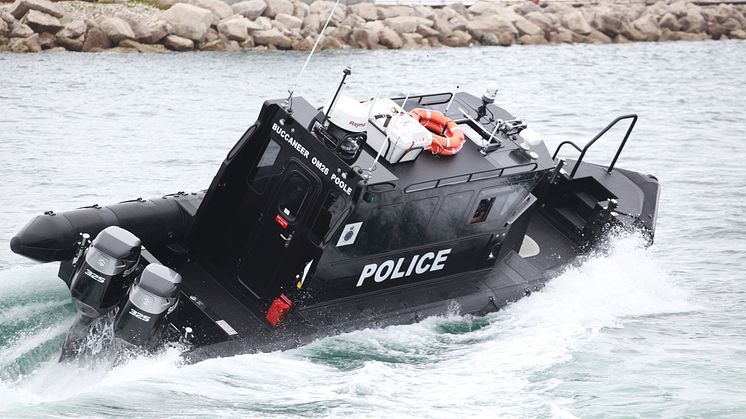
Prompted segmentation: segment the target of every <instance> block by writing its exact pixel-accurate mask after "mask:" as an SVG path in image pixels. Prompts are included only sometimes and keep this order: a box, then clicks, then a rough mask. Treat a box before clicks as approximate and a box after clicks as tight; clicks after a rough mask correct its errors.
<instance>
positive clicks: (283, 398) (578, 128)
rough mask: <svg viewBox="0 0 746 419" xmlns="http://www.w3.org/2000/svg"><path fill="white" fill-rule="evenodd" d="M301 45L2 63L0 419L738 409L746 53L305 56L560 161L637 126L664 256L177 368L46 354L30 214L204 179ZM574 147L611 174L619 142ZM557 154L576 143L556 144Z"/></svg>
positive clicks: (325, 96) (368, 90) (640, 251)
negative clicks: (625, 125) (418, 316)
mask: <svg viewBox="0 0 746 419" xmlns="http://www.w3.org/2000/svg"><path fill="white" fill-rule="evenodd" d="M304 59H305V55H304V54H299V53H294V52H250V53H249V52H247V53H241V54H224V53H215V54H212V53H195V54H190V53H184V54H168V55H117V54H73V53H62V54H36V55H12V54H0V203H2V206H1V207H0V417H38V416H57V417H112V416H124V417H148V418H150V417H163V416H199V417H273V416H278V417H296V416H302V417H307V416H323V417H350V416H352V417H375V418H379V417H427V418H432V417H436V418H437V417H443V418H453V417H473V416H477V417H617V416H618V417H744V416H746V331H745V327H746V314H745V313H744V312H745V310H746V274H745V273H744V272H745V271H746V221H744V213H745V212H746V168H745V167H746V99H745V98H746V44H745V43H744V42H738V41H718V42H694V43H689V42H678V43H645V44H628V45H597V46H596V45H566V46H546V47H544V46H533V47H510V48H490V47H484V48H464V49H448V48H440V49H431V50H420V51H406V52H403V51H402V52H400V51H374V52H369V51H340V52H321V53H318V54H317V55H316V56H315V57H314V59H313V60H312V61H311V64H310V65H309V67H308V70H307V72H306V73H305V74H304V75H303V76H302V77H301V79H300V83H299V87H298V88H297V89H296V95H297V96H304V97H306V98H307V99H309V100H310V101H311V102H312V103H315V104H317V105H318V106H322V105H323V104H324V103H325V102H326V101H328V100H329V99H330V98H331V96H332V95H333V93H334V91H335V89H336V86H337V83H338V81H339V79H340V77H341V74H342V70H343V69H344V68H345V67H346V66H348V65H349V66H351V68H352V75H351V76H350V77H349V78H348V83H347V86H346V87H345V94H349V95H352V96H354V97H356V98H358V99H360V100H363V99H366V98H370V97H374V96H376V95H379V96H381V97H383V96H405V95H407V94H417V93H425V92H440V91H453V90H454V89H456V87H457V86H458V88H459V89H460V90H464V91H469V92H472V93H474V94H477V95H479V94H481V92H482V91H483V90H484V89H485V88H486V87H487V85H489V84H490V83H496V84H497V86H498V88H499V89H500V94H499V96H498V100H497V102H498V104H500V105H502V106H505V107H506V108H508V109H509V110H511V111H512V112H513V113H514V114H516V115H518V116H520V117H521V118H523V119H524V120H526V121H527V122H528V124H529V126H530V127H531V128H533V129H535V130H536V131H538V132H539V133H540V134H541V137H542V138H543V139H544V140H545V141H546V142H547V144H549V146H550V150H553V149H554V147H555V146H556V145H557V144H558V143H559V142H560V141H563V140H566V139H572V140H575V141H576V142H580V143H584V142H585V141H587V140H589V139H590V138H592V136H593V135H594V134H595V133H596V132H597V131H599V130H600V129H601V128H603V127H604V126H605V125H606V123H608V122H609V121H610V120H612V119H613V118H614V117H616V116H618V115H620V114H624V113H637V114H639V116H640V121H639V123H638V126H637V129H636V130H635V132H634V133H633V135H632V137H631V139H630V140H629V143H628V145H627V147H626V148H625V151H624V153H623V154H622V156H621V158H620V160H619V162H618V167H624V168H630V169H634V170H637V171H641V172H643V173H652V174H654V175H656V176H657V177H658V178H659V179H660V181H661V184H662V194H661V201H660V209H659V214H658V229H657V234H656V240H655V245H654V246H653V247H651V248H645V247H644V246H643V244H642V241H641V240H640V239H639V238H637V237H635V236H634V235H625V236H617V237H612V238H611V247H610V249H609V250H608V251H607V252H604V253H602V254H594V255H591V256H589V257H588V258H587V259H586V260H585V262H584V263H582V264H580V265H578V266H573V267H570V268H568V269H567V270H566V271H565V272H564V273H563V274H561V275H560V276H559V277H558V278H556V279H555V280H553V281H552V282H550V283H549V284H548V285H547V287H546V288H545V289H544V290H542V291H541V292H538V293H534V294H533V295H532V296H530V297H528V298H525V299H523V300H521V301H519V302H517V303H514V304H512V305H510V306H509V307H507V308H506V309H505V310H502V311H500V312H498V313H493V314H490V315H488V316H486V317H471V316H459V315H457V314H455V313H443V315H442V316H440V317H433V318H428V319H425V320H423V321H422V322H420V323H417V324H413V325H406V326H394V327H388V328H384V329H366V330H361V331H357V332H353V333H349V334H345V335H341V336H336V337H330V338H326V339H322V340H319V341H316V342H314V343H312V344H310V345H308V346H305V347H301V348H298V349H293V350H288V351H283V352H273V353H263V354H255V355H241V356H235V357H229V358H222V359H213V360H208V361H204V362H201V363H198V364H196V365H188V366H185V365H182V364H181V362H180V357H179V353H180V351H181V350H182V348H179V347H168V348H164V349H163V350H162V351H161V352H160V353H158V354H156V355H154V356H152V357H140V358H133V359H131V360H130V361H128V362H125V363H122V364H118V365H111V364H106V363H97V364H81V365H78V364H72V365H70V364H58V363H57V358H58V356H59V351H60V347H61V344H62V341H63V340H64V336H65V334H66V331H67V329H68V328H69V326H70V325H71V323H72V321H73V319H74V316H75V311H74V308H73V307H72V304H71V302H70V297H69V294H68V292H67V289H66V287H65V285H64V284H63V283H62V281H60V280H59V279H58V278H57V277H56V269H57V266H56V265H54V264H46V265H39V264H35V263H33V262H31V261H29V260H26V259H24V258H21V257H19V256H17V255H14V254H13V253H11V252H10V249H9V245H8V243H9V241H10V238H11V237H12V236H13V234H14V233H15V232H16V231H18V230H19V229H20V228H21V227H22V226H23V225H24V224H25V223H26V222H27V221H28V220H29V219H30V218H31V217H32V216H34V215H37V214H39V213H41V212H43V211H46V210H56V211H63V210H67V209H72V208H76V207H80V206H84V205H91V204H100V205H105V204H108V203H113V202H118V201H122V200H126V199H133V198H137V197H143V198H147V197H153V196H159V195H163V194H166V193H173V192H176V191H181V190H183V191H196V190H200V189H204V188H206V187H207V186H209V183H210V181H211V179H212V176H213V175H214V174H215V172H216V170H217V169H218V167H219V165H220V162H221V161H222V159H223V158H224V157H225V155H226V153H227V152H228V150H229V149H230V148H231V146H232V145H233V144H234V142H235V141H236V140H237V139H238V138H239V137H240V136H241V134H242V133H243V131H244V130H245V129H246V128H247V127H248V126H249V125H250V124H251V123H252V122H253V121H254V119H255V118H256V116H257V113H258V110H259V109H260V107H261V104H262V102H263V101H264V100H265V99H269V98H279V97H285V96H287V88H288V85H289V84H290V83H291V82H292V81H293V80H294V79H295V76H296V74H297V72H298V71H299V69H300V67H301V65H302V63H303V60H304ZM611 134H612V135H611V136H610V137H609V138H608V139H604V140H602V141H601V142H599V143H597V145H596V146H594V148H593V149H592V150H591V152H590V153H589V155H588V157H587V159H589V160H591V161H596V162H599V163H607V162H609V161H610V159H611V157H612V156H613V153H614V151H615V150H616V147H617V145H618V141H619V139H620V138H621V134H622V133H621V132H618V131H615V132H612V133H611ZM568 156H572V154H571V153H569V151H568Z"/></svg>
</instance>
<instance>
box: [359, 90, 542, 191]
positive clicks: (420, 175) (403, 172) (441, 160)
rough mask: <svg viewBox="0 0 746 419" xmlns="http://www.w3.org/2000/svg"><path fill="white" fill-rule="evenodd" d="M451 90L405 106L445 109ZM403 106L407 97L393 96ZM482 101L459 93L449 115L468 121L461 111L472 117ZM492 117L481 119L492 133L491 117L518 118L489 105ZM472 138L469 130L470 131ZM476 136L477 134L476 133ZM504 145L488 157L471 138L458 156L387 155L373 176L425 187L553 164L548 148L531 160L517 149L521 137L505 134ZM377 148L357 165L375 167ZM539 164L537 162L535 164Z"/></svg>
mask: <svg viewBox="0 0 746 419" xmlns="http://www.w3.org/2000/svg"><path fill="white" fill-rule="evenodd" d="M450 97H451V95H450V93H438V94H432V95H422V96H413V97H410V98H409V99H408V100H407V103H406V104H405V106H404V109H405V110H407V111H411V110H412V109H415V108H427V109H432V110H437V111H440V112H444V111H445V108H446V106H447V105H448V101H449V100H450ZM393 100H394V101H395V102H397V103H398V104H399V105H400V106H401V105H402V103H403V102H404V98H396V99H393ZM481 104H482V101H481V99H480V98H477V97H476V96H473V95H470V94H468V93H464V92H460V93H457V94H456V96H455V98H454V100H453V103H452V104H451V106H450V108H449V111H448V113H447V116H448V117H450V118H452V119H454V120H457V121H458V120H464V119H465V117H464V116H463V114H462V112H461V111H460V109H461V110H464V111H466V112H467V113H469V114H470V115H471V116H472V117H474V116H475V115H476V113H477V108H478V107H479V106H481ZM488 114H489V118H483V119H482V120H480V123H481V125H482V126H483V127H484V128H485V130H487V131H488V132H491V130H492V129H494V126H495V125H494V122H486V121H485V119H490V120H493V121H494V120H498V119H502V120H511V119H514V118H515V117H514V116H513V115H512V114H510V113H509V112H508V111H506V110H505V109H503V108H501V107H498V106H496V105H489V106H488ZM466 134H467V138H469V135H470V134H469V131H467V132H466ZM472 135H473V134H472ZM501 140H502V146H501V147H499V148H498V149H496V150H494V151H492V152H490V153H488V154H487V155H486V156H485V155H483V154H482V153H481V152H480V147H479V146H478V145H477V144H476V143H475V142H474V141H472V140H471V139H468V140H467V141H466V142H465V143H464V147H463V148H462V149H461V151H460V152H459V153H458V154H456V155H454V156H438V155H433V154H431V153H429V152H427V151H423V152H422V153H421V154H420V156H419V157H418V158H417V159H416V160H414V161H411V162H405V163H397V164H391V163H389V162H387V161H385V160H384V159H383V158H381V159H379V161H378V165H377V168H376V170H375V171H374V172H373V173H372V175H371V180H370V183H371V184H377V183H385V182H395V181H397V180H398V182H399V185H400V186H401V187H402V188H405V189H406V188H407V187H408V186H413V185H421V187H422V188H423V189H425V188H427V185H425V183H428V182H431V181H434V180H443V181H444V182H452V183H460V182H461V181H466V178H467V177H469V176H470V175H475V176H485V177H493V176H492V175H494V176H495V177H496V176H502V175H503V174H505V175H508V174H516V173H525V172H530V171H533V170H544V169H547V168H550V167H552V166H553V163H552V161H551V157H550V156H549V154H548V152H547V150H546V147H544V146H543V145H542V146H539V147H536V148H534V149H533V150H532V151H535V152H537V153H538V154H539V159H538V160H529V159H526V158H525V157H524V155H523V154H522V153H521V152H516V150H517V149H519V148H520V145H519V144H520V142H522V141H523V139H522V138H520V135H519V140H518V141H513V140H511V139H509V138H506V137H501ZM375 154H376V151H375V150H373V149H372V148H371V147H370V146H366V149H365V150H364V151H363V153H361V156H360V158H359V159H358V161H357V162H356V163H355V166H359V167H362V168H368V167H371V166H372V162H373V160H374V157H375ZM534 163H535V164H534Z"/></svg>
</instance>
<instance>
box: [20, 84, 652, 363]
mask: <svg viewBox="0 0 746 419" xmlns="http://www.w3.org/2000/svg"><path fill="white" fill-rule="evenodd" d="M348 73H349V72H347V73H346V75H347V74H348ZM346 75H345V77H346ZM342 84H344V78H343V83H342ZM342 84H340V88H341V86H342ZM495 95H496V90H495V89H488V90H487V92H485V94H484V95H482V96H481V97H479V96H474V95H471V94H468V93H465V92H453V93H438V94H422V95H415V96H411V97H406V98H392V99H388V98H387V99H379V98H375V99H373V100H369V101H365V102H360V101H357V100H353V99H351V98H348V97H345V96H342V95H339V89H338V90H337V94H335V97H334V99H333V100H332V101H331V102H330V104H329V105H328V106H326V107H324V108H317V107H316V106H314V105H312V104H311V103H309V102H307V101H306V100H305V99H303V98H301V97H295V98H293V97H292V95H291V97H290V98H288V99H280V100H270V101H267V102H265V103H264V104H263V106H262V109H261V112H260V113H259V117H258V119H257V120H256V122H255V123H254V124H253V125H252V126H251V127H250V128H249V129H248V130H247V131H246V132H245V133H244V134H243V135H242V136H241V138H240V140H239V141H238V142H237V143H236V145H235V146H234V147H233V149H232V150H230V151H229V152H228V154H227V156H226V158H225V161H224V162H223V163H222V165H221V167H220V169H219V170H218V172H217V174H216V175H215V178H214V180H213V181H212V184H211V185H210V187H209V189H207V190H206V191H201V192H194V193H184V192H178V193H176V194H172V195H165V196H163V197H158V198H154V199H136V200H131V201H124V202H120V203H118V204H113V205H109V206H104V207H100V206H98V205H94V206H90V207H83V208H79V209H76V210H72V211H67V212H61V213H55V212H52V211H49V212H46V213H44V214H43V215H39V216H38V217H36V218H34V219H32V220H31V221H30V222H29V223H28V224H27V225H26V226H25V227H23V229H22V230H21V231H20V232H19V233H18V234H17V235H16V236H15V237H14V238H13V239H12V241H11V248H12V250H13V251H14V252H16V253H19V254H21V255H24V256H26V257H28V258H31V259H33V260H36V261H39V262H60V269H59V277H60V278H61V279H62V280H63V281H65V283H66V284H67V285H68V287H69V288H70V291H71V295H72V299H73V302H74V304H75V307H76V309H77V311H78V313H79V315H78V320H77V321H76V323H75V324H74V325H73V327H72V329H71V331H70V334H69V336H68V339H67V341H66V343H65V345H64V348H63V356H62V358H70V357H75V356H78V355H82V354H86V353H90V352H91V351H95V350H97V349H92V348H94V347H95V348H100V347H101V346H100V345H98V346H97V345H90V344H88V343H87V341H88V340H90V339H91V338H92V337H93V338H95V337H97V336H98V337H101V336H103V337H104V338H102V339H104V340H106V342H108V343H107V345H108V346H107V345H104V347H105V348H107V347H108V348H111V347H113V346H114V345H122V346H125V347H135V348H146V349H152V348H156V347H158V346H159V345H161V344H163V343H166V342H177V341H178V342H182V343H184V344H186V345H188V347H189V349H188V351H186V352H185V354H184V356H185V358H186V359H187V360H188V361H189V362H196V361H199V360H202V359H205V358H209V357H216V356H230V355H234V354H240V353H247V352H253V351H266V350H276V349H284V348H289V347H294V346H298V345H303V344H305V343H308V342H310V341H312V340H314V339H317V338H319V337H323V336H328V335H333V334H338V333H342V332H346V331H352V330H355V329H360V328H365V327H381V326H386V325H392V324H404V323H412V322H416V321H418V320H420V319H423V318H425V317H428V316H433V315H439V314H444V313H446V312H447V311H449V310H453V307H456V308H457V310H458V311H460V312H461V313H472V314H478V315H481V314H485V313H487V312H491V311H495V310H498V309H500V308H501V307H503V306H505V305H506V304H508V303H509V302H511V301H515V300H517V299H519V298H521V297H523V296H525V295H528V294H530V293H531V292H532V291H535V290H537V289H539V288H541V287H542V286H543V284H544V283H545V282H546V281H548V280H549V279H550V278H552V277H553V276H555V275H557V273H558V272H559V270H561V269H562V268H563V267H564V266H566V265H567V264H569V263H572V262H573V261H574V260H576V259H577V258H578V256H579V255H582V254H583V253H585V252H587V251H588V250H589V249H592V248H593V246H594V244H595V243H596V242H597V241H598V240H599V239H600V238H601V237H602V236H603V235H604V234H605V232H606V231H607V230H608V229H610V228H614V227H622V228H631V229H637V230H640V231H642V232H644V234H645V235H646V236H647V237H648V238H649V241H650V243H652V239H653V233H654V230H655V223H656V214H657V204H658V196H659V184H658V181H657V179H656V178H655V177H653V176H651V175H644V174H640V173H637V172H633V171H629V170H623V169H619V168H616V167H615V165H616V162H617V159H618V158H619V156H620V154H621V153H622V149H623V148H624V145H625V144H626V142H627V139H628V138H629V136H630V133H631V132H632V129H633V127H634V125H635V122H636V120H637V116H636V115H624V116H621V117H619V118H616V119H615V120H614V121H613V122H612V123H610V124H609V125H608V126H607V127H606V128H604V129H603V130H602V131H601V132H600V133H599V134H598V135H596V136H595V137H594V138H593V139H592V140H591V141H590V142H588V143H587V144H586V145H585V146H583V147H580V146H578V145H576V144H575V143H573V142H570V141H565V142H563V143H562V144H560V146H559V147H558V149H557V150H555V151H554V153H550V151H549V150H548V149H547V147H546V145H545V144H544V143H543V142H542V141H541V140H540V139H539V138H538V136H537V135H536V133H535V132H533V131H532V130H531V129H530V128H528V127H527V124H526V123H525V122H524V121H521V120H519V119H516V118H515V117H514V116H513V115H511V114H510V113H509V112H508V111H507V110H505V109H503V108H502V107H499V106H497V105H496V104H495V103H493V102H494V99H495ZM619 122H622V123H627V124H628V128H627V129H626V132H625V135H624V138H623V139H622V141H621V143H620V145H619V148H618V149H617V151H616V154H615V155H614V156H613V158H611V161H610V163H609V164H607V165H599V164H593V163H589V162H586V161H584V160H583V159H584V156H585V154H586V152H587V151H588V149H589V148H590V147H591V146H592V145H593V144H594V143H595V142H596V141H597V140H599V139H601V138H602V136H603V135H604V134H605V133H606V132H607V131H609V130H610V129H611V128H612V127H613V126H615V125H616V124H617V123H619ZM565 146H569V147H572V148H574V149H575V150H576V151H577V153H578V155H577V157H576V158H575V160H567V161H565V160H562V159H560V158H558V153H559V151H560V149H561V148H563V147H565Z"/></svg>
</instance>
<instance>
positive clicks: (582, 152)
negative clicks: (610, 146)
mask: <svg viewBox="0 0 746 419" xmlns="http://www.w3.org/2000/svg"><path fill="white" fill-rule="evenodd" d="M625 119H632V122H630V124H629V127H628V128H627V132H626V133H625V134H624V139H622V143H621V144H619V148H618V149H617V150H616V154H615V155H614V159H613V160H612V161H611V164H610V165H609V168H608V169H607V170H606V171H607V172H608V173H611V171H612V170H614V165H615V164H616V161H617V159H618V158H619V155H620V154H622V149H624V145H625V144H626V143H627V139H629V135H630V134H631V133H632V129H633V128H634V127H635V124H636V123H637V114H629V115H622V116H620V117H617V118H616V119H615V120H613V121H611V122H610V123H609V125H607V126H606V128H604V129H602V130H601V132H599V133H598V134H596V136H595V137H593V139H592V140H590V141H589V142H588V144H586V145H585V147H583V148H580V146H578V145H577V144H575V143H573V142H572V141H563V142H561V143H560V144H559V145H558V146H557V149H556V150H555V151H554V155H553V156H552V160H554V159H556V158H557V154H559V151H560V149H561V148H562V147H564V146H566V145H571V146H573V147H574V148H575V149H576V150H578V151H579V152H580V157H578V161H577V162H576V163H575V167H573V168H572V172H571V173H570V178H573V177H575V172H577V171H578V167H580V163H581V162H582V161H583V157H585V153H586V152H587V151H588V149H589V148H591V146H592V145H593V143H595V142H596V141H597V140H598V139H600V138H601V137H603V136H604V134H606V133H607V132H608V131H609V130H610V129H611V128H613V127H614V125H616V124H617V123H618V122H619V121H622V120H625Z"/></svg>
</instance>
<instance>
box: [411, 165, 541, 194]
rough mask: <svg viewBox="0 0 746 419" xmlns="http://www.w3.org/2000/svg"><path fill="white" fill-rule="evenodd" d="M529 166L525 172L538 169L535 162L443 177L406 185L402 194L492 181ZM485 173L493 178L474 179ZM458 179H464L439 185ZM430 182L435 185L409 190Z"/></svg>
mask: <svg viewBox="0 0 746 419" xmlns="http://www.w3.org/2000/svg"><path fill="white" fill-rule="evenodd" d="M529 166H532V167H531V170H527V172H533V171H534V170H536V169H537V168H538V167H539V165H538V163H536V162H530V163H522V164H516V165H513V166H507V167H502V168H500V169H489V170H482V171H480V172H474V173H469V174H463V175H456V176H448V177H444V178H440V179H433V180H426V181H424V182H418V183H413V184H411V185H408V186H407V187H406V188H404V193H411V192H419V191H426V190H428V189H435V188H439V187H440V186H450V185H458V184H460V183H469V182H471V181H474V180H484V179H492V178H496V177H501V176H502V175H503V174H504V173H505V171H506V170H509V169H516V168H519V167H529ZM485 173H495V176H484V177H479V178H478V179H474V177H475V176H478V175H482V174H485ZM459 178H465V180H464V181H461V182H454V183H449V184H447V185H441V184H442V183H443V182H444V181H448V180H453V179H459ZM432 182H435V184H433V186H429V187H426V188H422V189H416V190H411V189H414V188H416V187H417V186H419V185H425V184H428V183H432Z"/></svg>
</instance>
